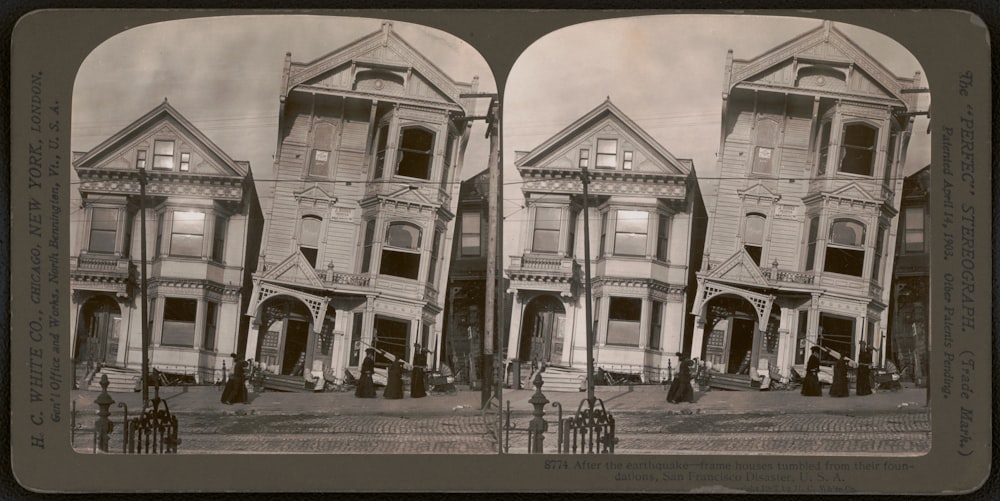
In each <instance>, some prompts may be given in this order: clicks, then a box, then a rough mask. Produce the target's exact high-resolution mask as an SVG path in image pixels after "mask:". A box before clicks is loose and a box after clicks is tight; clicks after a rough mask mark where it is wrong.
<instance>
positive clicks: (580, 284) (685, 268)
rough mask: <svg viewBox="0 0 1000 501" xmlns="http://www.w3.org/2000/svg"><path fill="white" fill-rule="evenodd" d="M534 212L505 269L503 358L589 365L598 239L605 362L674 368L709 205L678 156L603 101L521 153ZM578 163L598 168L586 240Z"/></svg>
mask: <svg viewBox="0 0 1000 501" xmlns="http://www.w3.org/2000/svg"><path fill="white" fill-rule="evenodd" d="M515 165H516V166H517V169H518V172H519V173H520V175H521V178H522V179H523V185H522V188H521V189H522V191H523V193H524V198H525V204H526V208H527V210H526V212H527V214H526V218H527V222H526V224H525V225H524V226H523V234H522V238H521V241H522V242H523V244H522V248H521V249H515V253H514V255H512V256H511V263H510V266H509V268H508V269H507V275H508V277H509V279H510V291H511V292H512V293H513V300H512V301H513V307H512V313H511V319H510V337H509V342H508V347H507V360H508V361H510V362H514V361H517V362H518V364H519V365H520V366H521V367H524V366H525V365H527V364H529V363H531V364H533V365H536V366H537V365H538V364H546V365H550V366H559V367H568V368H572V369H576V370H581V369H584V368H586V366H587V359H586V347H587V344H586V314H585V301H586V298H585V290H584V287H585V285H586V284H585V282H584V271H583V268H582V267H583V266H584V264H585V262H584V246H585V245H589V246H590V256H591V269H592V291H593V301H594V305H593V319H594V326H595V338H596V339H595V341H596V347H595V350H594V356H595V363H596V366H597V367H600V368H603V369H605V370H608V371H620V372H629V373H633V374H644V375H645V376H646V377H647V378H648V379H654V380H658V379H661V378H666V377H668V368H669V367H676V363H677V358H676V356H675V353H676V352H678V351H680V350H681V349H682V348H683V346H684V343H685V337H686V336H690V334H691V332H692V328H693V325H692V323H691V321H690V319H689V316H688V314H687V313H688V312H689V311H690V310H691V306H692V303H691V300H692V294H690V293H689V291H688V285H687V284H688V283H689V282H690V281H693V273H694V271H696V270H697V269H698V267H699V266H700V259H701V250H702V245H703V241H702V239H703V236H704V224H705V220H706V217H705V209H704V205H703V202H702V199H701V193H700V191H699V189H698V183H697V181H696V179H695V172H694V165H693V163H692V162H691V161H690V160H685V159H678V158H677V157H675V156H674V155H673V154H671V153H670V152H669V151H667V150H666V149H664V148H663V147H662V146H661V145H660V144H658V143H657V142H656V141H655V140H654V139H653V138H652V137H650V136H649V135H648V134H647V133H646V132H644V131H643V130H642V129H641V128H640V127H639V126H638V125H637V124H636V123H635V122H633V121H632V120H631V119H629V118H628V117H627V116H626V115H625V114H624V113H622V111H621V110H619V109H618V108H617V107H615V106H614V104H612V103H611V101H610V100H606V101H605V102H603V103H601V104H600V105H599V106H597V107H596V108H594V109H593V110H591V111H590V112H589V113H587V114H586V115H584V116H583V117H581V118H579V119H578V120H576V121H575V122H573V123H572V124H570V125H569V126H568V127H566V128H565V129H563V130H562V131H560V132H559V133H558V134H556V135H555V136H553V137H552V138H550V139H548V140H547V141H545V142H544V143H542V144H541V145H539V146H538V147H536V148H535V149H534V150H532V151H530V152H527V153H523V154H521V155H519V157H518V158H517V160H516V161H515ZM581 167H587V168H588V170H589V173H590V179H591V181H590V184H589V186H588V191H589V195H590V197H589V201H588V205H589V209H590V210H589V213H588V216H587V218H588V219H589V227H590V231H589V233H590V241H589V242H588V241H585V240H584V226H583V224H584V217H583V216H584V214H583V186H582V184H581V179H580V171H581Z"/></svg>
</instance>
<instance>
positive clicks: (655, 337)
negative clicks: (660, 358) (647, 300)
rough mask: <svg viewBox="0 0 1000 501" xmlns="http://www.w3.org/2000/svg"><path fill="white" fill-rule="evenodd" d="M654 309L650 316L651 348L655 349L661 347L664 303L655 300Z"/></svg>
mask: <svg viewBox="0 0 1000 501" xmlns="http://www.w3.org/2000/svg"><path fill="white" fill-rule="evenodd" d="M652 305H653V311H652V312H651V313H650V316H649V348H650V349H653V350H658V349H660V335H661V330H662V324H663V319H662V316H663V303H661V302H659V301H653V302H652Z"/></svg>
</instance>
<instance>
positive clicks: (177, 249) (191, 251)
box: [170, 234, 204, 257]
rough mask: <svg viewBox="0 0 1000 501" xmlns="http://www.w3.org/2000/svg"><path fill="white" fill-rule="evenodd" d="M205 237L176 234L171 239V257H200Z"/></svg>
mask: <svg viewBox="0 0 1000 501" xmlns="http://www.w3.org/2000/svg"><path fill="white" fill-rule="evenodd" d="M202 242H204V237H202V236H201V235H178V234H174V235H173V236H172V237H171V238H170V255H172V256H194V257H197V256H200V255H201V247H202Z"/></svg>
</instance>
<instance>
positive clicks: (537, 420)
mask: <svg viewBox="0 0 1000 501" xmlns="http://www.w3.org/2000/svg"><path fill="white" fill-rule="evenodd" d="M533 383H534V385H535V394H534V395H532V396H531V400H528V403H529V404H531V405H533V406H534V407H535V410H534V411H532V415H533V416H534V417H533V418H532V419H531V423H530V424H529V425H528V432H529V435H530V437H531V440H530V441H529V442H528V448H529V450H528V452H529V453H531V454H541V453H542V443H543V442H544V441H545V435H543V434H544V433H545V431H546V430H547V429H548V423H546V422H545V404H547V403H549V399H547V398H545V395H543V394H542V384H544V383H543V381H542V374H541V373H538V374H536V375H535V380H534V382H533Z"/></svg>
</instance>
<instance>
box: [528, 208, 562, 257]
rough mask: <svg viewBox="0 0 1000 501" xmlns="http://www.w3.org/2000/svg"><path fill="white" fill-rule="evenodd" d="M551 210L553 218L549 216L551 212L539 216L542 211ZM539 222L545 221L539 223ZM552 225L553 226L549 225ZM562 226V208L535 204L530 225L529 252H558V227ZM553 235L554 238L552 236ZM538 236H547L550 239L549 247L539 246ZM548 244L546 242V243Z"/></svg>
mask: <svg viewBox="0 0 1000 501" xmlns="http://www.w3.org/2000/svg"><path fill="white" fill-rule="evenodd" d="M548 212H551V213H552V214H554V216H555V217H554V218H550V217H549V216H551V215H552V214H546V216H545V217H541V218H540V217H539V216H541V215H543V213H548ZM539 222H542V223H546V224H543V225H539ZM550 225H554V227H550ZM561 226H562V208H561V207H553V206H535V217H534V220H533V221H532V226H531V252H537V253H540V254H558V253H559V237H560V228H561ZM553 236H554V238H553ZM540 237H548V239H549V240H550V241H551V249H550V248H548V247H546V248H544V249H542V248H540V247H541V245H539V242H540V239H539V238H540ZM547 245H548V244H547Z"/></svg>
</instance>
